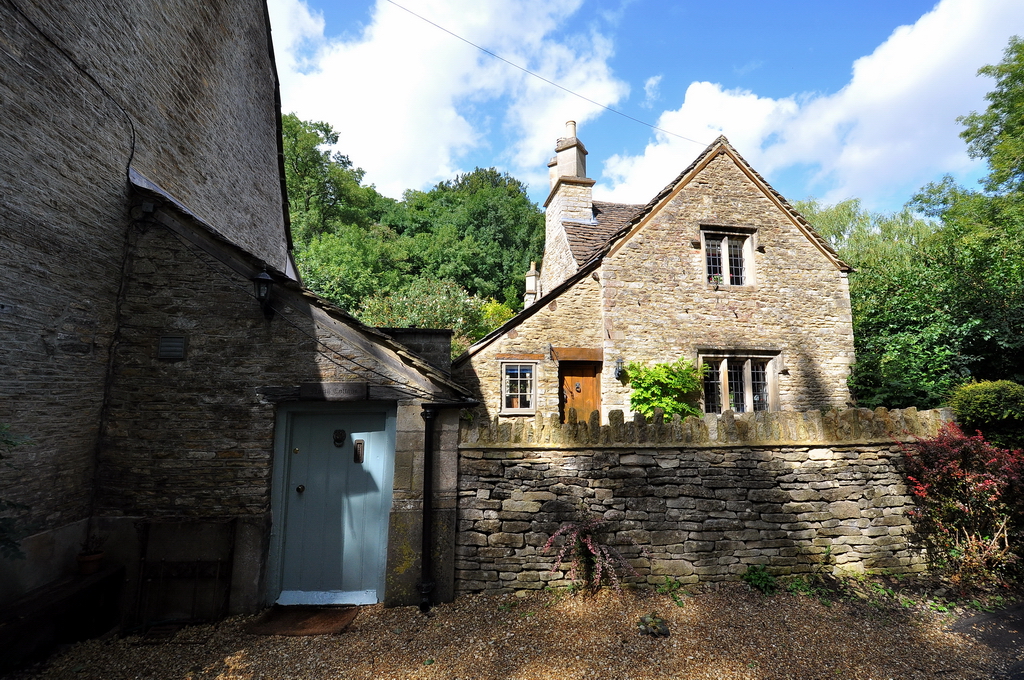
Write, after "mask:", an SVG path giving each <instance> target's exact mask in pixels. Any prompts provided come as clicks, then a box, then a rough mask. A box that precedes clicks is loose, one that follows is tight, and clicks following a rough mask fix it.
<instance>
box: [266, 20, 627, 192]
mask: <svg viewBox="0 0 1024 680" xmlns="http://www.w3.org/2000/svg"><path fill="white" fill-rule="evenodd" d="M581 3H582V0H569V1H566V2H560V3H550V2H546V1H545V0H491V1H489V2H486V3H461V2H460V3H453V2H451V1H450V0H405V2H403V3H402V4H403V5H404V6H407V7H409V9H410V10H412V11H414V12H416V13H417V14H419V15H422V16H423V17H425V18H427V19H429V20H431V21H433V22H435V23H437V24H438V25H440V26H443V27H444V28H446V29H448V30H450V31H452V32H453V33H456V34H458V35H460V36H462V37H464V38H466V39H467V40H470V41H472V42H474V43H476V44H478V45H481V46H483V47H485V48H486V49H488V50H490V51H492V52H495V53H496V54H499V55H501V56H502V57H503V58H505V59H508V60H509V61H511V62H513V63H516V64H520V65H524V66H526V67H527V68H530V69H531V70H533V71H536V72H539V73H540V74H541V75H543V76H544V77H545V78H548V79H549V80H552V81H555V82H558V83H560V84H562V85H564V86H565V87H567V88H570V89H574V90H577V91H579V92H580V93H581V94H583V95H585V96H586V97H588V98H590V99H593V100H595V101H597V102H600V103H601V104H604V105H610V104H613V103H614V102H616V101H617V100H618V99H620V98H621V97H623V96H624V95H625V93H626V92H627V88H626V86H625V84H624V83H622V82H621V81H619V80H618V79H616V78H615V77H614V76H613V74H612V73H611V70H610V69H609V67H608V63H607V62H608V59H609V58H610V56H611V54H612V46H611V43H610V41H609V40H607V39H606V38H604V37H603V36H601V35H600V34H597V33H591V34H589V35H587V36H585V39H583V38H581V39H579V40H575V41H573V42H569V40H568V39H562V40H561V41H559V40H556V39H555V38H553V37H552V34H553V32H554V31H555V30H556V29H559V28H560V27H562V26H563V25H564V24H565V22H566V21H567V19H569V17H570V16H572V15H573V13H574V12H576V10H577V9H578V8H579V6H580V4H581ZM269 4H270V8H271V21H272V25H273V28H274V40H275V50H276V52H277V55H278V69H279V72H280V77H281V81H282V100H283V102H284V103H283V106H284V109H285V111H294V112H295V113H297V114H298V115H299V117H300V118H304V119H315V120H325V121H328V122H330V123H331V124H332V125H333V126H334V128H335V129H336V130H337V131H338V133H339V143H338V147H339V149H341V150H342V151H343V152H344V153H346V154H348V155H349V157H350V158H351V159H352V161H353V163H355V164H356V165H358V166H361V167H362V168H364V169H365V170H366V171H367V174H366V179H367V181H368V182H370V183H373V184H375V185H376V186H377V188H378V189H379V190H380V191H381V192H382V193H385V194H387V195H390V196H396V197H397V196H399V195H400V194H401V192H402V191H403V190H405V189H407V188H422V187H426V186H428V185H429V184H431V183H433V182H436V181H439V180H441V179H447V178H449V177H451V176H452V175H453V174H455V173H456V172H458V171H462V170H465V169H466V168H462V167H460V159H461V158H462V157H463V156H464V154H465V153H466V152H468V151H469V150H471V149H475V148H480V147H485V146H487V145H489V144H490V143H491V141H490V140H491V139H492V138H495V136H496V133H497V132H501V133H502V134H504V135H511V136H512V137H513V138H514V139H516V140H517V142H516V143H515V144H514V145H513V146H511V147H509V148H500V149H494V153H493V154H492V155H493V156H495V157H500V158H503V159H505V160H506V161H508V162H509V163H510V164H512V165H514V166H520V167H523V168H528V169H529V170H531V171H534V172H536V169H537V168H538V167H540V168H541V169H542V170H543V159H544V157H545V155H546V154H547V153H548V152H549V151H550V147H551V144H552V140H554V139H555V138H556V137H557V136H558V135H559V133H560V132H561V128H562V125H563V124H564V122H565V120H568V119H570V118H573V119H576V120H579V121H583V120H587V119H589V118H593V117H595V116H596V115H597V114H598V113H599V112H600V111H601V108H600V107H599V106H595V105H593V104H588V103H586V102H582V103H581V101H580V100H579V99H578V98H576V97H573V96H572V95H570V94H568V93H565V92H562V91H558V90H554V89H553V88H552V87H551V86H550V85H547V84H545V83H542V82H540V81H538V80H536V79H534V78H531V77H530V76H528V75H527V74H525V73H524V72H522V71H520V70H517V69H515V68H513V67H511V66H509V65H508V64H504V63H502V62H500V61H498V60H496V59H494V58H492V57H489V56H487V55H485V54H483V53H481V52H480V51H479V50H477V49H475V48H473V47H472V46H470V45H467V44H466V43H464V42H462V41H459V40H458V39H456V38H454V37H453V36H451V35H449V34H447V33H445V32H443V31H441V30H439V29H438V28H436V27H434V26H431V25H430V24H428V23H426V22H424V21H423V20H422V19H419V18H416V17H415V16H412V15H411V14H409V13H408V12H406V11H403V10H402V9H400V8H398V7H396V6H394V5H392V4H389V3H387V2H384V0H378V2H377V5H376V6H375V8H374V9H373V13H372V19H371V21H370V23H369V24H368V25H367V26H366V28H365V29H364V31H363V33H362V34H361V35H360V36H358V38H356V39H351V40H348V41H345V40H331V39H326V38H324V34H323V22H322V19H320V18H319V17H317V16H314V15H312V14H311V13H310V12H309V9H308V7H307V5H306V4H305V3H304V2H303V0H270V3H269ZM311 46H312V47H314V48H315V49H312V50H311V49H310V47H311ZM496 101H497V102H505V106H504V110H503V113H502V114H501V117H500V118H492V117H489V116H488V112H489V111H490V108H489V107H490V105H493V104H494V103H495V102H496ZM492 115H493V114H492ZM538 176H539V173H538ZM525 179H529V177H527V178H525ZM540 181H542V182H546V178H544V179H541V180H540Z"/></svg>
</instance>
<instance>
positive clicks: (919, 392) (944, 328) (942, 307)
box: [796, 199, 977, 407]
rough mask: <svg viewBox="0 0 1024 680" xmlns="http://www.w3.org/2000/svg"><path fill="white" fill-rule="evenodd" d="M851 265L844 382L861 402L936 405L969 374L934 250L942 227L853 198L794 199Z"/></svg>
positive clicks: (953, 304) (946, 278)
mask: <svg viewBox="0 0 1024 680" xmlns="http://www.w3.org/2000/svg"><path fill="white" fill-rule="evenodd" d="M796 207H797V209H798V210H799V211H800V212H801V213H803V214H804V216H806V217H807V218H808V220H809V221H810V222H811V223H812V224H814V225H815V227H816V228H817V229H818V230H819V231H820V232H821V233H822V235H823V236H825V238H826V239H828V240H829V242H830V243H831V244H832V245H833V246H834V247H835V248H836V249H837V251H838V252H839V256H840V257H841V258H842V259H843V260H845V261H846V262H848V263H849V264H850V265H852V266H853V267H854V269H855V271H854V272H853V273H852V274H851V275H850V302H851V305H852V311H853V330H854V343H855V346H856V350H857V364H856V365H855V366H854V372H853V375H852V376H851V378H850V387H851V389H852V390H853V392H854V395H855V396H856V398H857V400H858V403H860V404H861V405H863V406H869V407H874V406H889V407H904V406H922V407H924V406H935V405H938V404H939V403H941V402H942V401H943V399H944V398H945V396H946V394H947V392H948V391H949V390H950V389H951V388H952V387H953V386H955V385H957V384H959V383H960V382H963V381H964V380H966V379H967V377H968V376H969V375H970V363H971V356H969V355H968V352H969V348H968V346H967V338H969V337H970V335H971V332H972V330H973V328H975V327H976V325H977V320H976V319H975V318H974V317H972V316H971V315H969V314H963V313H962V312H963V310H962V309H960V308H959V303H958V301H957V300H956V298H955V297H954V295H955V291H954V290H953V285H952V284H953V283H954V282H953V281H951V278H950V272H949V269H948V267H947V266H945V263H944V262H943V261H942V258H941V257H939V256H940V255H941V251H940V250H939V249H938V248H937V243H938V241H937V239H936V233H937V231H938V230H939V229H940V227H941V225H940V224H938V223H935V222H931V221H929V220H925V219H921V218H920V217H917V216H915V215H914V214H913V213H912V212H911V211H910V210H909V209H904V210H902V211H900V212H899V213H894V214H888V215H887V214H881V213H871V212H869V211H867V210H864V209H863V208H862V207H861V205H860V202H859V201H857V200H855V199H854V200H848V201H843V202H842V203H839V204H836V205H834V206H822V205H821V204H819V203H818V202H817V201H813V200H811V201H805V202H801V203H797V204H796Z"/></svg>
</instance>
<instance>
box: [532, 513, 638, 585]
mask: <svg viewBox="0 0 1024 680" xmlns="http://www.w3.org/2000/svg"><path fill="white" fill-rule="evenodd" d="M579 515H580V516H579V518H578V519H577V520H576V521H573V522H566V523H565V524H564V525H562V527H561V528H560V529H559V530H558V531H556V532H555V533H553V534H551V538H549V539H548V541H547V543H545V544H544V548H543V552H547V551H548V550H550V549H551V548H553V547H554V545H555V542H556V540H557V539H558V537H559V536H564V537H565V541H564V542H563V543H562V547H561V548H559V549H558V553H557V556H556V557H555V565H554V566H553V567H551V571H552V572H556V571H558V570H559V569H561V568H562V565H563V564H566V563H568V564H569V574H568V576H569V580H571V581H573V582H574V583H578V584H581V585H582V586H583V587H584V588H586V589H587V590H591V591H594V590H597V589H598V588H600V587H601V584H602V583H603V582H604V581H606V580H607V581H608V582H610V583H611V584H612V586H614V587H615V590H617V591H620V592H621V591H622V586H621V584H620V579H619V573H618V570H619V569H620V568H621V569H622V570H623V572H625V573H627V574H629V575H630V576H638V575H639V574H637V573H636V570H635V569H633V566H632V565H631V564H630V563H629V562H627V561H626V558H625V557H623V556H622V553H620V552H619V551H618V550H616V549H615V548H614V547H612V546H610V545H605V544H603V543H601V542H600V540H599V539H598V537H597V530H598V529H599V528H600V527H601V526H602V525H603V524H604V520H603V519H601V518H600V517H598V516H596V515H593V514H591V513H590V512H588V511H586V510H581V511H580V513H579Z"/></svg>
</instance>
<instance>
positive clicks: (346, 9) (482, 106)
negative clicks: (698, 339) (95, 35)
mask: <svg viewBox="0 0 1024 680" xmlns="http://www.w3.org/2000/svg"><path fill="white" fill-rule="evenodd" d="M396 3H397V4H396ZM269 5H270V10H271V22H272V26H273V30H274V43H275V50H276V52H277V59H278V69H279V72H280V75H281V80H282V98H283V108H284V110H285V111H292V112H295V113H297V114H298V115H299V116H300V117H302V118H305V119H315V120H325V121H327V122H330V123H331V124H332V125H333V126H334V127H335V129H337V130H338V132H339V134H340V141H339V144H338V147H337V149H338V150H339V151H341V152H343V153H346V154H348V155H349V156H350V158H351V159H352V161H353V163H354V164H355V165H357V166H359V167H362V168H364V169H365V170H366V181H367V182H369V183H372V184H374V185H376V186H377V188H378V189H379V190H380V191H382V193H385V194H387V195H389V196H394V197H400V196H401V193H402V191H404V190H405V189H426V188H429V187H430V186H432V185H433V184H435V183H436V182H439V181H442V180H444V179H449V178H451V177H453V176H454V175H455V174H456V173H458V172H466V171H469V170H472V169H473V168H474V167H476V166H481V167H490V166H494V167H497V168H499V169H500V170H504V171H507V172H509V173H511V174H512V175H514V176H516V177H518V178H520V179H522V180H524V181H526V182H527V183H528V184H529V185H530V194H531V197H532V198H533V199H534V200H535V201H537V202H538V203H542V202H543V201H544V199H545V198H546V196H547V190H548V186H547V169H546V167H545V164H546V162H547V160H548V158H549V157H550V156H551V155H552V154H553V149H554V143H555V140H556V138H558V137H559V136H561V135H562V133H563V130H564V126H565V121H567V120H576V121H577V122H578V136H579V138H580V139H581V140H583V142H584V144H585V145H586V147H587V149H588V151H589V152H590V155H589V157H588V174H589V175H590V176H591V177H593V178H594V179H596V180H597V182H598V183H597V185H596V186H595V188H594V195H595V198H598V199H604V200H618V201H623V202H635V203H640V202H646V201H647V200H648V199H649V198H650V197H651V196H653V195H654V194H655V193H656V192H657V191H658V190H659V189H660V188H661V187H663V186H664V185H665V184H666V183H668V182H669V181H670V180H672V179H673V178H674V177H675V175H676V174H678V172H679V171H681V170H682V169H683V168H684V167H686V166H687V165H688V164H689V163H690V161H692V160H693V158H694V157H695V156H696V155H697V154H698V153H699V152H700V151H701V150H702V149H703V147H704V145H706V144H708V143H710V142H711V141H712V140H714V139H715V137H717V136H718V134H723V133H724V134H725V135H727V136H728V137H729V139H730V141H731V142H732V143H733V145H734V146H735V147H736V148H737V149H738V150H739V152H740V153H741V154H743V155H744V156H745V157H746V158H747V160H748V161H750V163H751V164H752V165H753V166H754V168H755V169H757V170H758V171H760V172H761V173H762V174H763V175H764V176H765V177H766V178H767V179H768V181H769V182H771V183H772V184H773V185H774V186H775V188H776V189H778V190H779V191H781V192H782V193H783V195H785V196H786V197H787V198H789V199H790V200H800V199H804V198H807V197H810V196H814V197H817V198H819V199H822V200H824V201H827V202H835V201H839V200H842V199H845V198H851V197H856V198H860V199H862V200H863V201H864V203H865V205H867V206H868V207H870V208H872V209H876V210H896V209H898V208H899V207H900V206H901V205H902V204H903V203H904V202H905V201H906V200H907V199H908V198H909V197H910V195H911V194H912V193H913V192H914V191H915V190H916V189H917V188H919V187H920V186H921V185H923V184H924V183H925V182H928V181H932V180H936V179H938V178H940V177H941V176H942V175H944V174H947V173H949V174H953V175H954V176H955V177H957V178H958V179H959V180H960V181H962V182H964V183H966V184H968V185H972V186H973V184H974V182H975V181H976V180H977V178H978V177H979V176H980V175H981V174H982V172H983V168H981V167H980V165H979V163H978V162H977V161H974V160H972V159H970V158H968V157H967V155H966V152H965V146H964V144H963V142H962V140H960V139H959V137H958V133H959V131H960V126H959V125H958V124H957V123H956V120H955V119H956V117H957V116H958V115H963V114H966V113H969V112H970V111H972V110H978V109H982V108H984V106H985V101H984V99H983V97H984V94H985V92H987V91H988V90H989V89H991V86H992V81H991V80H989V79H986V78H980V77H977V76H976V72H977V70H978V68H979V67H981V66H983V65H984V64H988V63H994V62H997V61H999V60H1000V59H1001V57H1002V51H1003V49H1004V48H1005V46H1006V43H1007V40H1008V39H1009V37H1010V36H1011V35H1014V34H1024V3H1022V2H1020V1H1019V0H942V2H939V3H935V2H930V1H919V0H898V1H896V2H893V1H892V0H885V1H882V0H861V1H860V2H857V3H838V2H820V1H814V2H812V1H802V2H781V3H766V2H763V0H761V1H760V2H749V1H745V0H744V1H739V0H736V1H727V0H723V1H720V2H718V3H698V2H673V3H666V2H663V1H659V0H562V1H560V2H551V1H549V0H475V1H473V2H470V1H468V0H458V1H457V0H394V2H389V1H388V0H374V1H372V2H371V1H367V0H347V1H345V2H341V1H337V0H270V2H269ZM403 8H404V9H403ZM407 10H411V12H414V13H415V14H418V15H420V16H421V17H423V18H419V17H417V16H414V15H413V14H412V13H410V11H407ZM424 18H425V19H428V20H430V21H432V22H434V23H435V24H438V25H440V26H442V27H444V28H445V29H447V30H448V31H451V32H453V33H455V34H457V35H459V36H462V37H463V38H465V39H466V40H469V41H471V42H473V43H476V44H477V45H480V46H482V47H484V48H486V49H487V50H489V51H491V52H494V53H496V54H498V55H501V56H502V57H503V58H504V59H507V60H508V61H510V62H513V63H515V64H518V65H520V66H522V67H524V68H527V69H529V70H531V71H534V72H535V73H538V74H540V75H542V76H543V77H544V78H547V79H548V80H551V81H554V82H556V83H558V84H560V85H562V86H563V87H565V88H567V89H569V90H572V91H573V92H576V93H579V94H582V95H584V96H585V97H587V98H588V99H590V100H592V102H588V101H586V100H583V99H580V98H578V97H576V96H573V95H572V94H569V93H567V92H565V91H564V90H561V89H558V88H555V87H553V86H551V85H549V84H548V83H545V82H544V81H542V80H540V79H538V78H534V77H532V76H530V75H528V74H526V73H524V72H523V71H521V70H518V69H516V68H513V67H512V66H509V65H507V64H505V63H503V62H501V61H499V60H497V59H494V58H493V57H490V56H488V55H487V54H485V53H483V52H481V51H479V50H477V49H475V48H474V47H471V46H470V45H467V44H466V43H464V42H462V41H460V40H458V39H457V38H455V37H453V36H452V35H450V34H448V33H446V32H444V31H442V30H440V29H439V28H437V27H436V26H434V25H431V24H430V23H427V21H424ZM593 102H596V104H595V103H593ZM597 104H600V105H603V106H605V107H609V108H612V109H615V110H617V111H621V112H622V113H624V114H626V115H628V116H631V117H632V118H636V119H640V120H641V121H645V122H647V123H650V124H653V125H656V126H657V127H660V128H663V129H664V130H668V131H670V132H672V133H675V135H679V136H673V135H667V134H665V133H663V132H658V131H655V130H652V129H651V128H650V127H648V126H645V125H642V124H639V123H637V122H635V121H633V120H630V119H628V118H625V117H623V116H620V115H617V114H615V113H612V112H610V111H608V110H606V109H604V108H602V106H599V105H597ZM681 137H684V138H686V139H683V138H681Z"/></svg>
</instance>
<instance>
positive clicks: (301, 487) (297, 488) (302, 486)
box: [295, 484, 306, 493]
mask: <svg viewBox="0 0 1024 680" xmlns="http://www.w3.org/2000/svg"><path fill="white" fill-rule="evenodd" d="M295 490H296V491H298V492H299V493H302V492H303V491H305V490H306V485H305V484H299V485H298V486H297V487H295Z"/></svg>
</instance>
